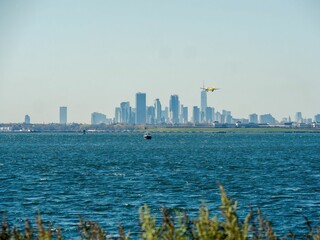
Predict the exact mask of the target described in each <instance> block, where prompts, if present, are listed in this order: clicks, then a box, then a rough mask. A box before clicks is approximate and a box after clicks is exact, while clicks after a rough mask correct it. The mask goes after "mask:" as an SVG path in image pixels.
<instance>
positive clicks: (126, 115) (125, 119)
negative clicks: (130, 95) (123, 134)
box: [120, 102, 131, 124]
mask: <svg viewBox="0 0 320 240" xmlns="http://www.w3.org/2000/svg"><path fill="white" fill-rule="evenodd" d="M120 112H121V115H120V116H121V118H120V119H121V121H120V122H121V123H124V124H129V123H130V117H131V107H130V102H122V103H120Z"/></svg>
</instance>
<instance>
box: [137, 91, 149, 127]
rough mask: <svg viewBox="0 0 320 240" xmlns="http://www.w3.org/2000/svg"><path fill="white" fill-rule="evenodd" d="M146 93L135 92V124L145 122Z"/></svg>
mask: <svg viewBox="0 0 320 240" xmlns="http://www.w3.org/2000/svg"><path fill="white" fill-rule="evenodd" d="M146 108H147V105H146V94H145V93H140V92H139V93H137V94H136V121H135V122H136V124H145V123H146V118H147V114H146Z"/></svg>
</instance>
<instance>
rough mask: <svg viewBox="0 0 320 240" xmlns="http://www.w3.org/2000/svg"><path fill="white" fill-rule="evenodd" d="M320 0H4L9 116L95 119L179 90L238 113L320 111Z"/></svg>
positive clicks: (1, 78) (3, 94)
mask: <svg viewBox="0 0 320 240" xmlns="http://www.w3.org/2000/svg"><path fill="white" fill-rule="evenodd" d="M319 13H320V1H318V0H315V1H301V0H296V1H295V0H288V1H282V0H268V1H258V0H252V1H246V0H244V1H238V0H236V1H222V0H221V1H213V0H210V1H188V0H181V1H174V0H163V1H150V0H145V1H142V0H141V1H140V0H137V1H131V0H130V1H129V0H128V1H121V0H119V1H105V0H103V1H102V0H101V1H87V0H86V1H84V0H83V1H81V0H54V1H49V0H47V1H46V0H39V1H33V0H29V1H25V0H21V1H15V0H0V122H23V120H24V115H25V114H29V115H30V117H31V122H35V123H42V122H46V123H50V122H58V121H59V106H67V107H68V122H80V123H90V114H91V113H92V112H95V111H97V112H101V113H104V114H106V115H107V117H113V116H114V108H115V107H116V106H119V104H120V102H122V101H130V103H131V106H133V107H134V106H135V93H136V92H146V93H147V105H152V104H153V102H154V99H156V98H160V101H161V103H162V105H163V106H168V104H169V98H170V95H172V94H178V95H179V98H180V102H181V103H182V104H184V105H186V106H188V107H189V115H191V111H192V109H191V108H192V107H193V106H195V105H197V106H200V87H201V86H202V84H203V82H205V85H208V86H209V85H210V86H217V87H220V88H221V90H220V91H217V92H214V93H209V94H208V105H210V106H213V107H215V108H216V110H218V111H221V110H222V109H226V110H229V111H231V112H232V115H233V116H234V117H239V118H240V117H247V116H248V114H251V113H254V112H255V113H257V114H264V113H271V114H273V115H274V116H275V117H276V118H277V119H278V120H281V118H282V117H287V116H289V115H291V117H293V116H294V114H295V112H297V111H301V112H302V114H303V117H312V118H313V116H314V115H315V114H317V113H320V14H319Z"/></svg>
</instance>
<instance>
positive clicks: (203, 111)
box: [200, 90, 207, 122]
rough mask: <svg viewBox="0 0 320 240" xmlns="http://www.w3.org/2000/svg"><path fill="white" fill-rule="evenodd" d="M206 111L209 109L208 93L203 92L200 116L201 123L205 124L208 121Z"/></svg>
mask: <svg viewBox="0 0 320 240" xmlns="http://www.w3.org/2000/svg"><path fill="white" fill-rule="evenodd" d="M206 109H207V91H206V90H202V91H201V106H200V116H201V119H200V120H201V122H205V120H206Z"/></svg>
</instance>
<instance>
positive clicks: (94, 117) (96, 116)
mask: <svg viewBox="0 0 320 240" xmlns="http://www.w3.org/2000/svg"><path fill="white" fill-rule="evenodd" d="M101 123H107V117H106V115H104V114H102V113H98V112H94V113H91V124H92V125H97V124H101Z"/></svg>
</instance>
